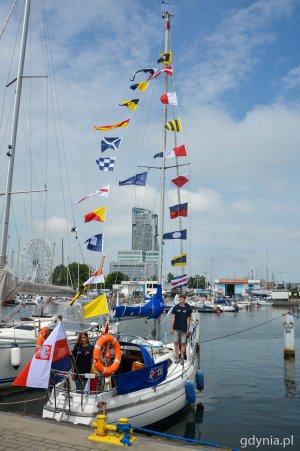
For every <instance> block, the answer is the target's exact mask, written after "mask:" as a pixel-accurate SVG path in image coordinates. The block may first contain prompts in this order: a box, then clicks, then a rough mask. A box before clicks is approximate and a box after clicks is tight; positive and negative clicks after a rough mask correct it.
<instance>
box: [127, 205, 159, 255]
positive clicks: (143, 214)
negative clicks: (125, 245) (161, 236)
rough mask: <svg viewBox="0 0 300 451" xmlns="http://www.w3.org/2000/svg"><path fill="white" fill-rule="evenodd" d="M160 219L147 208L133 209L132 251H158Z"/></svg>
mask: <svg viewBox="0 0 300 451" xmlns="http://www.w3.org/2000/svg"><path fill="white" fill-rule="evenodd" d="M157 238H158V217H157V215H156V214H154V213H153V212H152V211H150V210H146V209H145V208H137V207H133V209H132V244H131V249H132V250H140V251H158V239H157Z"/></svg>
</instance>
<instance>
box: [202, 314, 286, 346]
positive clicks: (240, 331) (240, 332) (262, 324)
mask: <svg viewBox="0 0 300 451" xmlns="http://www.w3.org/2000/svg"><path fill="white" fill-rule="evenodd" d="M283 315H285V313H283V314H281V315H279V316H276V317H275V318H272V319H270V320H269V321H265V322H263V323H260V324H257V325H256V326H252V327H248V329H244V330H238V331H237V332H232V333H231V334H226V335H222V336H220V337H215V338H209V339H208V340H203V341H200V343H207V342H208V341H214V340H220V339H221V338H226V337H230V336H232V335H238V334H242V333H244V332H247V331H248V330H252V329H256V328H257V327H260V326H264V325H265V324H268V323H270V322H271V321H275V320H276V319H278V318H281V317H282V316H283Z"/></svg>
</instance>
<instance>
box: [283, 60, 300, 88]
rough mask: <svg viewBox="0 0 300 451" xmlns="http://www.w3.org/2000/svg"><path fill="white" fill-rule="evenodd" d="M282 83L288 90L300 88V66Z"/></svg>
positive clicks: (286, 76) (290, 72)
mask: <svg viewBox="0 0 300 451" xmlns="http://www.w3.org/2000/svg"><path fill="white" fill-rule="evenodd" d="M281 81H282V84H283V86H284V87H285V88H286V89H295V88H298V87H299V86H300V65H299V66H297V67H294V68H293V69H290V70H289V71H288V73H287V74H286V75H285V76H284V77H282V79H281Z"/></svg>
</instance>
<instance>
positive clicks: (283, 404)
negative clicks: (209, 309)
mask: <svg viewBox="0 0 300 451" xmlns="http://www.w3.org/2000/svg"><path fill="white" fill-rule="evenodd" d="M285 312H286V310H285V309H281V308H274V307H273V308H269V307H263V308H260V309H254V310H251V311H246V310H241V311H239V312H237V313H223V314H221V315H217V314H201V369H202V371H203V372H204V377H205V389H204V391H203V392H202V393H199V394H197V406H196V407H193V408H190V409H188V411H187V412H186V413H185V414H184V415H182V417H181V418H179V419H177V420H176V421H173V422H172V423H171V424H170V423H169V424H165V425H163V426H162V427H161V428H160V431H163V432H167V433H169V434H173V435H180V436H185V437H188V438H192V439H198V440H204V441H208V442H213V443H219V444H223V445H228V446H231V447H241V449H243V447H244V446H245V445H246V444H247V449H248V450H254V449H259V450H260V451H261V450H263V451H264V450H266V451H268V450H282V449H283V445H279V444H278V440H280V441H282V440H283V439H284V438H285V439H286V441H285V443H286V447H285V449H288V450H289V449H290V450H292V449H293V450H300V428H299V418H300V321H299V320H297V319H295V335H296V359H295V361H285V360H284V358H283V326H282V316H281V315H282V313H285ZM270 320H272V321H270ZM142 322H143V323H144V321H143V320H142ZM169 322H170V321H169V317H168V318H164V319H163V322H162V327H163V328H164V329H165V330H166V332H165V336H166V337H167V338H169V335H168V331H169ZM257 325H258V326H259V327H254V326H257ZM250 328H252V329H250ZM121 329H122V331H123V332H125V333H128V334H134V333H137V334H142V335H143V336H147V335H150V334H151V332H152V330H153V322H152V321H148V322H147V323H146V332H145V330H144V332H142V331H141V322H140V321H127V322H123V323H122V324H121ZM246 329H250V330H248V331H246V332H243V333H238V332H239V331H242V330H246ZM228 334H232V335H230V336H227V337H225V335H228ZM223 336H224V338H221V339H219V337H223ZM211 339H213V340H211ZM207 340H211V341H207ZM38 397H43V391H39V390H30V389H28V390H21V389H17V388H16V389H10V390H2V391H1V392H0V403H1V404H0V409H1V410H15V411H21V412H23V413H26V414H29V415H32V414H34V415H41V409H42V401H41V400H38V401H36V402H27V403H24V402H22V403H20V404H13V405H7V404H3V403H12V402H20V401H21V400H24V399H26V400H27V401H29V400H31V399H33V398H38ZM292 435H293V446H288V440H289V439H290V437H291V436H292ZM249 439H250V441H249ZM258 440H260V442H259V441H258ZM262 440H264V444H263V441H262Z"/></svg>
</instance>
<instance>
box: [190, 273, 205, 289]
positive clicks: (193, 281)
mask: <svg viewBox="0 0 300 451" xmlns="http://www.w3.org/2000/svg"><path fill="white" fill-rule="evenodd" d="M188 288H193V289H196V288H203V289H204V288H205V277H204V276H199V275H198V274H196V275H195V276H194V277H190V278H189V281H188Z"/></svg>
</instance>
